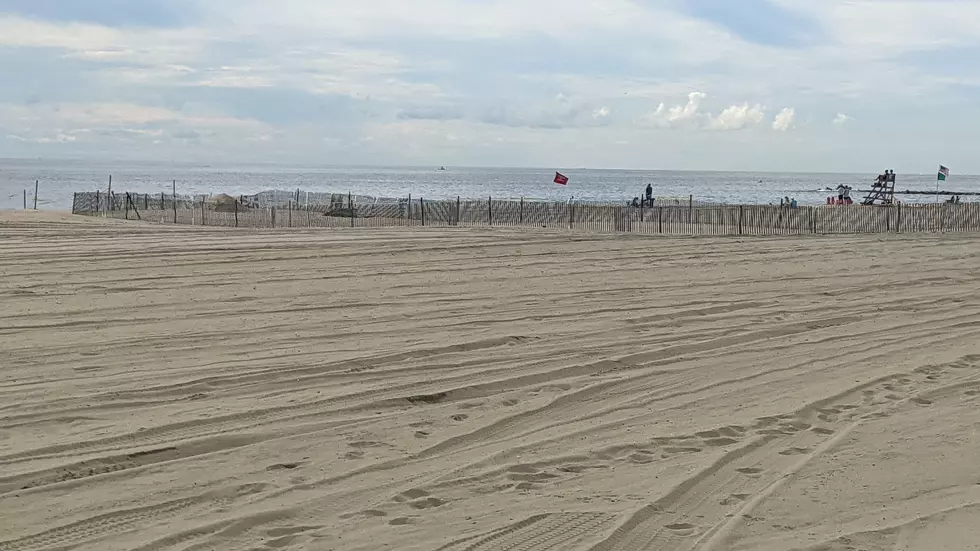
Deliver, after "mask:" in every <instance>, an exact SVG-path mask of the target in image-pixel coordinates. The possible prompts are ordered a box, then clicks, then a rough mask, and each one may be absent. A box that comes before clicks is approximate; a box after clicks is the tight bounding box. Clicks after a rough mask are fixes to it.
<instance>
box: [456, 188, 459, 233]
mask: <svg viewBox="0 0 980 551" xmlns="http://www.w3.org/2000/svg"><path fill="white" fill-rule="evenodd" d="M456 225H457V226H459V195H457V196H456Z"/></svg>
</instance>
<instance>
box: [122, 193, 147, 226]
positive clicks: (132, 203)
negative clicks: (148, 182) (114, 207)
mask: <svg viewBox="0 0 980 551" xmlns="http://www.w3.org/2000/svg"><path fill="white" fill-rule="evenodd" d="M144 197H145V195H144ZM126 201H128V202H129V204H130V205H132V207H133V212H135V213H136V219H137V220H142V219H143V217H142V216H140V208H139V207H138V206H137V205H136V201H133V197H132V195H130V194H129V192H128V191H127V192H126ZM126 217H127V219H128V218H129V215H128V214H127V215H126Z"/></svg>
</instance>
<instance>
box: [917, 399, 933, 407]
mask: <svg viewBox="0 0 980 551" xmlns="http://www.w3.org/2000/svg"><path fill="white" fill-rule="evenodd" d="M912 401H913V402H915V403H916V404H918V405H920V406H931V405H932V400H926V399H925V398H912Z"/></svg>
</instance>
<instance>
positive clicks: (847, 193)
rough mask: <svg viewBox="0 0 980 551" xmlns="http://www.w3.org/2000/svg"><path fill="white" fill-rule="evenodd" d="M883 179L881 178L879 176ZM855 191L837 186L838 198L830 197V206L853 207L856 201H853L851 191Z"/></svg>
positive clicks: (848, 187)
mask: <svg viewBox="0 0 980 551" xmlns="http://www.w3.org/2000/svg"><path fill="white" fill-rule="evenodd" d="M879 178H881V176H879ZM852 189H854V188H852V187H851V186H846V185H844V184H841V185H839V186H837V197H836V198H835V197H828V198H827V204H828V205H853V204H854V201H853V200H852V199H851V190H852Z"/></svg>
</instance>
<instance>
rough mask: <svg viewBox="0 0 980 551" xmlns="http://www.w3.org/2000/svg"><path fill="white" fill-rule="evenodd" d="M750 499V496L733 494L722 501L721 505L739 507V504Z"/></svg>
mask: <svg viewBox="0 0 980 551" xmlns="http://www.w3.org/2000/svg"><path fill="white" fill-rule="evenodd" d="M749 497H750V496H749V494H732V495H730V496H728V497H726V498H725V499H724V500H722V502H721V503H720V505H724V506H725V507H728V506H730V505H738V504H739V503H744V502H745V501H746V500H747V499H749Z"/></svg>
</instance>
